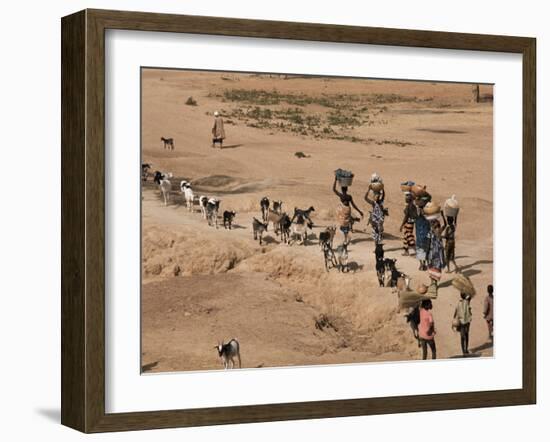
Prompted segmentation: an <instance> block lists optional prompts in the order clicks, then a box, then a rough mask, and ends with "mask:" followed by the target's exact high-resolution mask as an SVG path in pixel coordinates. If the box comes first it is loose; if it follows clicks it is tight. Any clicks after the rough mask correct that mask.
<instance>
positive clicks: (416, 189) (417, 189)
mask: <svg viewBox="0 0 550 442" xmlns="http://www.w3.org/2000/svg"><path fill="white" fill-rule="evenodd" d="M411 192H412V193H414V196H416V197H417V198H420V197H423V196H426V194H427V193H428V192H427V191H426V186H421V185H420V184H415V185H414V186H412V187H411Z"/></svg>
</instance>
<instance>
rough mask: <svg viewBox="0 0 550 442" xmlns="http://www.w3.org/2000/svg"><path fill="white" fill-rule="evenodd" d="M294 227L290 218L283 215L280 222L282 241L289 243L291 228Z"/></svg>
mask: <svg viewBox="0 0 550 442" xmlns="http://www.w3.org/2000/svg"><path fill="white" fill-rule="evenodd" d="M291 225H292V223H291V221H290V217H289V216H288V215H287V214H286V213H283V214H282V215H281V219H280V220H279V230H280V232H281V241H282V242H284V243H288V240H289V238H290V226H291Z"/></svg>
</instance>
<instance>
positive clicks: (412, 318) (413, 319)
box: [405, 305, 421, 347]
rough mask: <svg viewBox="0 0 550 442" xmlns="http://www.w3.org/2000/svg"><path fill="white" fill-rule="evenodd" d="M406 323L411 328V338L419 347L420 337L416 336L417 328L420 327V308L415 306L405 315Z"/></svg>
mask: <svg viewBox="0 0 550 442" xmlns="http://www.w3.org/2000/svg"><path fill="white" fill-rule="evenodd" d="M405 319H406V320H407V323H408V324H409V326H410V327H411V330H412V332H413V336H414V338H415V339H416V342H417V343H418V346H419V347H420V345H421V344H420V336H419V335H418V326H419V325H420V306H419V305H416V306H415V307H413V308H412V309H410V311H409V312H408V313H407V314H406V315H405Z"/></svg>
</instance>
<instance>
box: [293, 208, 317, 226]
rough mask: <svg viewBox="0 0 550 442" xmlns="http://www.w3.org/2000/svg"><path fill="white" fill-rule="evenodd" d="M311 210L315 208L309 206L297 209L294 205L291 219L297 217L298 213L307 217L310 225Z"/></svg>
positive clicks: (311, 224)
mask: <svg viewBox="0 0 550 442" xmlns="http://www.w3.org/2000/svg"><path fill="white" fill-rule="evenodd" d="M311 212H315V208H314V207H313V206H311V207H310V208H309V209H298V208H297V207H295V208H294V216H293V217H292V221H294V218H297V217H298V216H299V215H302V216H303V217H304V218H306V219H307V221H308V225H309V226H310V227H312V226H313V221H311Z"/></svg>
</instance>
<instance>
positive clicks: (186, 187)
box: [180, 181, 195, 212]
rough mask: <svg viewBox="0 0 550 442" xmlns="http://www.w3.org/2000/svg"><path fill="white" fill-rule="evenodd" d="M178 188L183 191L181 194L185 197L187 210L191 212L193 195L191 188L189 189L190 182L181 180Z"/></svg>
mask: <svg viewBox="0 0 550 442" xmlns="http://www.w3.org/2000/svg"><path fill="white" fill-rule="evenodd" d="M180 189H181V191H182V192H183V195H184V197H185V204H186V205H187V210H189V212H192V211H193V201H194V200H195V195H194V194H193V189H191V183H189V182H187V181H182V182H181V183H180Z"/></svg>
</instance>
